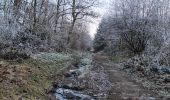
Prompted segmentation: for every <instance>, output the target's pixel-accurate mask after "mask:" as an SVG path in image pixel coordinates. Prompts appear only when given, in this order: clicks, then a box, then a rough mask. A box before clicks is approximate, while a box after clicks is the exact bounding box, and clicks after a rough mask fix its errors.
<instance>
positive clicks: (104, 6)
mask: <svg viewBox="0 0 170 100" xmlns="http://www.w3.org/2000/svg"><path fill="white" fill-rule="evenodd" d="M109 3H110V0H100V4H99V7H97V8H95V11H96V12H98V13H99V14H100V15H101V16H100V17H99V18H98V19H94V20H93V21H94V23H91V24H89V30H90V33H89V34H90V35H91V37H92V38H94V36H95V34H96V31H97V28H98V26H99V23H100V21H101V19H102V17H103V16H104V15H106V14H107V12H108V9H109Z"/></svg>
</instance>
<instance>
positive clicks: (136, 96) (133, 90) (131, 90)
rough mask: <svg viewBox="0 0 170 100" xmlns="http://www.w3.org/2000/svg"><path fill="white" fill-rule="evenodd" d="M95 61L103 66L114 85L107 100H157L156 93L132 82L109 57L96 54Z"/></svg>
mask: <svg viewBox="0 0 170 100" xmlns="http://www.w3.org/2000/svg"><path fill="white" fill-rule="evenodd" d="M94 61H95V63H97V64H98V65H100V66H103V68H104V70H105V73H106V74H107V76H108V77H109V81H110V82H111V84H112V89H111V90H110V91H109V93H108V99H107V100H155V97H154V96H155V94H154V93H152V92H151V91H149V90H147V89H145V88H144V87H143V86H142V85H141V84H140V83H136V82H135V81H134V80H132V79H131V78H130V76H128V75H127V74H126V73H124V72H123V71H121V70H120V69H119V66H118V65H116V64H114V63H113V62H111V61H110V60H109V59H108V57H107V56H104V55H100V54H96V55H95V56H94Z"/></svg>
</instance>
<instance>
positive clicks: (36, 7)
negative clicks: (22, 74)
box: [0, 0, 97, 58]
mask: <svg viewBox="0 0 170 100" xmlns="http://www.w3.org/2000/svg"><path fill="white" fill-rule="evenodd" d="M96 4H97V2H96V1H95V0H89V1H86V0H78V1H76V0H56V2H51V1H50V0H1V1H0V51H1V54H4V55H5V54H6V52H8V53H9V52H13V53H14V52H17V51H20V53H21V52H22V53H26V55H30V54H32V53H36V52H47V51H57V52H62V51H68V50H70V49H75V50H89V49H90V47H91V41H92V39H91V37H90V36H89V34H88V33H89V30H88V28H87V25H88V23H89V22H90V21H91V19H90V18H92V17H97V14H96V13H95V12H94V11H93V9H92V7H93V6H95V5H96ZM5 56H6V55H5ZM13 56H16V55H13ZM9 58H10V57H9Z"/></svg>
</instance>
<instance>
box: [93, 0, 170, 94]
mask: <svg viewBox="0 0 170 100" xmlns="http://www.w3.org/2000/svg"><path fill="white" fill-rule="evenodd" d="M169 11H170V1H169V0H118V1H116V2H112V4H111V7H110V12H109V13H108V15H106V16H104V18H103V19H102V21H101V23H100V26H99V28H98V31H97V35H96V37H95V40H94V49H95V51H96V52H97V51H101V50H104V51H105V52H107V53H110V54H113V55H117V56H120V55H122V56H124V57H125V56H126V57H127V56H128V57H130V58H131V57H132V58H131V59H130V60H128V62H126V64H125V65H124V68H125V69H126V68H127V69H128V68H130V69H131V70H130V72H131V73H134V72H135V73H136V72H140V74H142V75H139V76H145V77H147V76H152V75H150V74H151V73H152V72H154V73H156V75H157V74H160V73H162V74H163V73H164V75H163V76H166V77H168V76H167V75H169V72H170V62H169V61H170V52H169V49H170V34H169V33H170V28H169V27H170V24H169V22H170V12H169ZM150 72H151V73H150ZM135 75H136V74H135ZM158 76H159V75H158ZM152 78H153V77H152ZM152 78H150V79H149V78H148V79H146V80H151V79H152ZM159 79H166V78H165V77H164V78H157V79H156V80H159ZM159 82H160V81H159ZM161 82H162V81H161ZM164 86H165V87H166V86H167V85H165V84H164ZM167 87H168V86H167ZM159 89H160V88H159ZM159 89H158V88H157V90H159ZM168 89H169V88H168ZM168 92H170V91H169V90H167V91H166V93H167V94H168Z"/></svg>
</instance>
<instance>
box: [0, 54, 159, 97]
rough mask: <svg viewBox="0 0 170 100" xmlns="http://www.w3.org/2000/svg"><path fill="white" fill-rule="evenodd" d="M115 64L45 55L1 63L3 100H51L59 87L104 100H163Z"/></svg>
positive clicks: (94, 57) (102, 58)
mask: <svg viewBox="0 0 170 100" xmlns="http://www.w3.org/2000/svg"><path fill="white" fill-rule="evenodd" d="M117 60H120V59H114V61H116V62H117ZM114 61H113V59H111V58H110V57H109V56H108V55H105V54H103V53H96V54H93V53H84V54H81V53H76V54H58V53H43V54H40V55H36V56H34V57H32V58H30V59H26V60H23V61H19V62H18V61H5V60H2V59H1V62H0V100H19V99H24V100H48V99H49V97H48V93H49V92H50V91H51V90H54V91H53V92H55V91H56V89H57V87H56V86H57V85H59V84H58V83H61V84H62V85H63V86H64V87H65V88H69V89H76V90H78V91H79V90H81V91H80V92H77V93H80V94H81V93H82V94H83V95H84V96H85V95H86V96H87V97H88V96H90V97H95V98H96V99H100V100H139V99H140V100H155V99H158V100H160V99H159V98H158V97H157V94H156V93H154V92H152V91H151V90H148V89H147V88H144V87H143V86H142V84H141V83H138V82H136V81H135V80H133V79H132V78H131V76H129V75H128V74H127V73H125V72H124V71H123V70H121V68H120V65H118V64H117V63H115V62H114ZM74 71H75V72H74ZM70 72H71V73H72V74H73V75H74V77H72V75H70ZM73 72H74V73H73ZM58 80H59V81H58ZM56 84H57V85H56ZM61 84H60V85H61ZM52 86H54V87H52ZM60 88H63V87H60ZM63 89H64V88H63ZM71 91H72V90H71ZM53 92H52V93H53ZM50 95H51V94H50ZM73 95H74V94H73ZM69 96H70V94H69Z"/></svg>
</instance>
